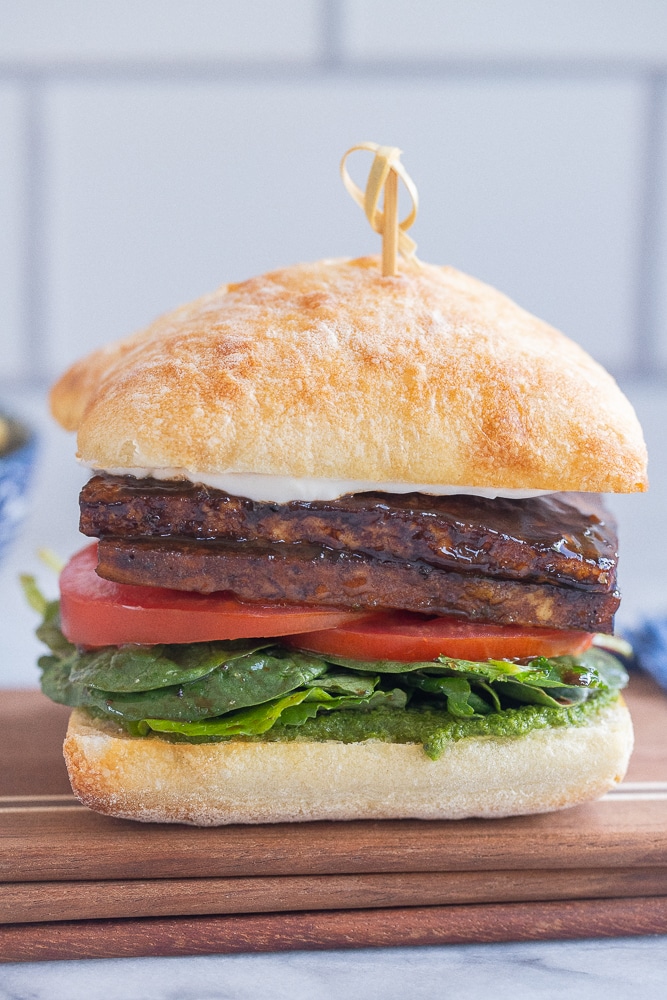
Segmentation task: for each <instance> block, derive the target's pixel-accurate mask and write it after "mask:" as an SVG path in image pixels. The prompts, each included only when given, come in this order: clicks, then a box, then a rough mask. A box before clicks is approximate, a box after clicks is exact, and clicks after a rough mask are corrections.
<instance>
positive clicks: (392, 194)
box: [340, 142, 419, 278]
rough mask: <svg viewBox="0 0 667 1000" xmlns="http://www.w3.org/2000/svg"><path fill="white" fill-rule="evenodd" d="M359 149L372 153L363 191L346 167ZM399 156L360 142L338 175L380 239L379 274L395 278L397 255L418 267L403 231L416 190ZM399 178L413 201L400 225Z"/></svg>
mask: <svg viewBox="0 0 667 1000" xmlns="http://www.w3.org/2000/svg"><path fill="white" fill-rule="evenodd" d="M358 149H364V150H367V151H368V152H369V153H374V154H375V158H374V160H373V165H372V166H371V172H370V174H369V175H368V180H367V182H366V191H365V192H364V191H362V190H361V188H359V187H357V185H356V184H355V183H354V181H353V180H352V178H351V177H350V175H349V173H348V172H347V167H346V166H345V162H346V160H347V158H348V156H349V155H350V153H354V152H355V151H356V150H358ZM400 155H401V151H400V149H398V148H397V147H396V146H378V144H377V143H376V142H362V143H359V144H358V145H357V146H352V148H351V149H348V151H347V153H345V155H344V156H343V159H342V160H341V163H340V173H341V177H342V178H343V184H344V185H345V188H346V190H347V191H348V192H349V194H351V195H352V197H353V198H354V200H355V201H356V203H357V205H359V207H360V208H362V209H363V210H364V214H365V216H366V218H367V219H368V221H369V222H370V224H371V226H372V227H373V229H374V230H375V232H376V233H380V234H381V236H382V275H383V277H385V278H394V277H396V275H397V274H398V268H397V257H398V254H399V253H400V254H401V255H402V256H403V257H405V259H406V260H410V261H413V262H415V263H416V264H417V265H419V261H418V260H417V257H416V254H415V250H416V249H417V244H416V243H415V241H414V240H413V239H411V238H410V237H409V236H408V234H407V232H406V230H407V229H409V228H410V226H411V225H412V223H413V222H414V221H415V218H416V216H417V201H418V198H417V188H416V187H415V185H414V184H413V182H412V180H411V178H410V177H409V176H408V174H407V173H406V171H405V169H404V167H403V165H402V163H401V162H400ZM399 178H400V179H401V180H402V181H403V183H404V184H405V186H406V188H407V191H408V194H409V196H410V198H411V199H412V209H411V210H410V212H408V214H407V215H406V217H405V218H404V219H403V221H402V222H399V219H398V181H399ZM383 191H384V203H383V208H382V211H380V209H379V207H378V203H379V201H380V198H381V197H382V192H383Z"/></svg>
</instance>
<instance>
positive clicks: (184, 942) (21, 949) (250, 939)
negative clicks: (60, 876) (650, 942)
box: [0, 896, 667, 962]
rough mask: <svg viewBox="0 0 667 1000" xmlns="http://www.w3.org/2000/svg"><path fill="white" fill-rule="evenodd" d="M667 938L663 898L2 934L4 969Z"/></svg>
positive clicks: (11, 928)
mask: <svg viewBox="0 0 667 1000" xmlns="http://www.w3.org/2000/svg"><path fill="white" fill-rule="evenodd" d="M666 932H667V897H665V896H659V897H654V898H649V899H647V898H646V897H639V898H633V899H603V900H596V899H592V900H576V901H566V902H549V903H492V904H485V905H468V906H442V907H438V906H432V907H409V908H397V909H376V910H334V911H314V912H313V911H311V912H305V913H269V914H256V913H253V914H245V915H244V914H241V915H236V916H216V917H162V918H160V917H158V918H152V919H147V920H88V921H75V922H71V923H40V924H11V925H5V926H4V927H0V961H5V962H21V961H33V962H35V961H44V960H48V959H72V958H132V957H137V956H146V955H211V954H233V953H236V952H260V951H292V950H309V951H311V950H315V949H324V948H368V947H376V948H378V947H394V946H405V945H412V946H415V945H443V944H471V943H475V944H483V943H487V942H502V941H542V940H570V939H574V938H593V937H598V938H599V937H620V936H629V935H644V934H664V933H666Z"/></svg>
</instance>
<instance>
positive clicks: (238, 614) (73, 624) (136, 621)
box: [60, 543, 364, 646]
mask: <svg viewBox="0 0 667 1000" xmlns="http://www.w3.org/2000/svg"><path fill="white" fill-rule="evenodd" d="M96 566H97V543H94V544H93V545H90V546H88V547H87V548H85V549H83V550H82V551H81V552H78V553H77V554H76V555H75V556H73V557H72V559H70V561H69V562H68V564H67V565H66V566H65V568H64V569H63V571H62V573H61V574H60V595H61V596H60V616H61V627H62V630H63V634H64V635H65V637H66V638H67V639H69V641H70V642H73V643H75V644H76V645H77V646H117V645H122V644H123V643H126V642H137V643H145V644H147V645H154V644H156V643H161V642H165V643H167V642H169V643H171V642H174V643H183V642H212V641H214V640H216V639H246V638H255V637H267V638H270V637H272V636H282V635H288V634H290V633H293V632H308V633H309V634H310V633H311V632H313V631H315V630H316V629H331V628H335V626H337V625H341V624H343V623H344V622H350V621H355V620H356V619H357V618H359V617H364V616H363V614H362V613H360V612H359V611H346V610H343V611H341V610H340V609H338V608H322V607H309V606H308V607H307V606H297V607H295V606H286V605H278V604H274V605H266V604H243V603H241V601H237V600H236V598H234V597H232V596H231V595H230V594H228V593H217V594H195V593H192V592H190V591H183V590H167V589H165V588H163V587H138V586H129V585H126V584H120V583H112V582H111V581H110V580H103V579H102V577H99V576H98V575H97V573H96V572H95V567H96Z"/></svg>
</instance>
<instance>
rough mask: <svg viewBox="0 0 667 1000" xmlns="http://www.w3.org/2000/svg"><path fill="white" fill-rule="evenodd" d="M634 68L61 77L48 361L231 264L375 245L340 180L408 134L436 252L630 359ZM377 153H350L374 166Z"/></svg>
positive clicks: (421, 238) (142, 317)
mask: <svg viewBox="0 0 667 1000" xmlns="http://www.w3.org/2000/svg"><path fill="white" fill-rule="evenodd" d="M638 100H639V95H638V90H637V88H636V86H635V85H633V84H617V85H615V86H610V85H608V84H607V85H601V84H599V83H595V82H592V83H557V82H552V83H547V84H539V85H532V84H524V83H517V82H514V83H508V82H502V83H499V84H497V85H496V86H495V87H494V88H493V89H491V88H489V87H488V86H486V85H484V84H481V83H474V82H473V83H466V82H459V83H443V84H440V85H438V86H435V85H433V84H424V83H415V82H406V83H396V82H387V83H377V82H375V81H372V82H368V81H366V80H364V79H360V80H350V79H348V80H346V81H345V82H343V83H334V84H332V83H320V82H317V81H313V82H311V83H307V84H294V83H274V84H271V85H269V84H249V85H240V84H237V85H227V86H223V85H196V86H177V85H171V86H168V87H167V86H144V87H136V86H117V85H91V86H89V87H86V88H84V87H82V86H79V85H77V86H73V85H61V86H59V87H56V88H54V89H53V90H52V92H51V93H50V94H49V97H48V100H47V105H46V107H47V112H48V122H47V125H48V127H47V137H48V138H47V144H46V149H47V154H48V157H49V164H50V171H49V176H50V187H49V191H48V198H47V203H48V205H49V206H50V211H49V216H48V227H47V237H48V238H47V244H46V245H47V248H48V253H47V261H48V269H49V285H48V294H47V301H48V302H49V303H50V313H49V317H48V335H49V342H50V345H51V364H52V370H53V371H54V372H55V371H56V370H58V369H60V368H62V367H63V366H64V365H66V364H68V363H69V362H70V361H72V360H73V359H74V358H75V357H77V356H78V355H79V354H81V353H82V352H85V351H87V350H89V349H91V348H92V347H95V346H97V345H99V344H101V343H103V342H105V341H107V340H109V339H113V338H116V337H118V336H121V335H124V334H126V333H129V332H130V331H131V330H133V329H134V328H135V327H137V326H140V325H143V324H145V323H146V322H148V321H149V320H150V319H152V318H153V316H154V315H155V314H157V313H159V312H162V311H164V310H165V309H167V308H169V307H171V306H173V305H176V304H178V303H179V302H181V301H184V300H187V299H189V298H192V297H194V296H195V295H197V294H200V293H203V292H204V291H207V290H208V289H210V288H212V287H215V286H216V285H217V284H219V283H221V282H222V281H227V280H240V279H243V278H245V277H248V276H250V275H252V274H256V273H259V272H261V271H264V270H266V269H268V268H272V267H277V266H281V265H283V264H289V263H292V262H295V261H299V260H307V259H312V258H318V257H323V256H333V255H348V254H351V255H355V254H360V253H365V252H367V251H369V250H373V249H375V248H377V247H378V245H379V240H378V238H377V237H376V236H375V235H374V234H373V233H372V231H371V230H370V227H369V226H368V224H367V223H366V221H365V220H364V218H363V215H362V213H361V212H360V211H359V209H357V208H356V207H355V206H354V204H353V202H352V201H351V200H350V199H349V198H348V196H347V195H346V193H345V192H344V189H343V187H342V184H341V183H340V181H339V179H338V161H339V158H340V156H341V154H342V153H343V151H344V150H345V149H346V148H347V147H348V146H350V145H352V144H353V143H355V142H358V141H362V140H366V139H373V140H376V141H381V142H389V143H392V144H396V145H400V146H401V148H403V149H404V150H405V151H406V152H405V155H404V162H405V164H406V166H407V168H408V171H409V172H410V173H411V175H412V177H413V179H414V180H415V182H416V184H417V186H418V188H419V191H420V197H421V209H420V215H419V218H418V220H417V223H416V225H415V227H414V229H413V233H414V235H415V238H416V239H417V241H418V243H419V253H420V255H421V256H422V257H423V259H425V260H430V261H434V262H437V263H453V264H455V265H456V266H458V267H460V268H461V269H462V270H466V271H469V272H471V273H473V274H476V275H478V276H479V277H481V278H483V279H484V280H487V281H489V282H490V283H492V284H495V285H497V286H498V287H500V288H501V289H503V290H504V291H506V292H507V293H508V294H509V295H511V296H512V297H514V298H515V299H516V300H517V301H519V302H520V303H521V304H522V305H524V306H525V307H526V308H528V309H530V310H531V311H533V312H536V313H537V314H539V315H541V316H542V317H544V318H545V319H547V320H549V321H550V322H552V323H554V324H555V325H557V326H559V327H561V328H562V329H564V330H565V332H567V333H569V334H570V335H571V336H572V337H574V338H575V339H577V340H579V341H580V342H581V343H582V344H583V345H584V346H585V347H587V348H588V349H589V350H590V351H591V352H592V353H593V354H594V355H596V356H597V357H598V358H599V359H600V360H602V361H603V362H604V363H606V364H609V365H612V366H619V365H622V363H623V362H624V360H625V359H626V358H627V357H628V355H629V353H630V350H631V347H630V337H631V335H632V315H631V310H632V305H633V278H634V264H635V255H636V247H637V219H636V205H635V198H634V188H633V184H632V178H633V176H634V173H635V172H636V170H637V162H636V159H637V137H636V132H637V127H638ZM369 165H370V158H369V159H368V160H366V161H364V160H363V159H361V158H360V159H359V161H358V162H357V163H353V170H355V172H356V174H357V175H358V176H359V179H360V180H361V175H363V174H364V171H365V170H367V169H368V166H369Z"/></svg>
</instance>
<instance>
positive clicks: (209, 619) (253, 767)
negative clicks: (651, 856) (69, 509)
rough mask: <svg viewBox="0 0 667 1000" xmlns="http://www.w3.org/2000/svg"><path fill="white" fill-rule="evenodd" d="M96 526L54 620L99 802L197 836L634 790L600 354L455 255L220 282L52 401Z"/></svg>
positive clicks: (621, 467)
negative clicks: (73, 438) (79, 466)
mask: <svg viewBox="0 0 667 1000" xmlns="http://www.w3.org/2000/svg"><path fill="white" fill-rule="evenodd" d="M51 406H52V411H53V414H54V415H55V417H56V419H57V420H58V421H59V422H60V424H61V425H62V426H63V427H65V428H67V429H68V430H72V431H76V432H77V435H78V438H77V440H78V457H79V460H80V461H81V462H82V463H83V464H84V465H85V466H86V467H87V468H88V469H90V470H91V478H90V479H89V480H88V482H87V483H86V484H85V486H84V487H83V489H82V491H81V495H80V515H81V521H80V526H81V530H82V532H83V533H84V534H85V535H86V536H89V541H88V543H87V544H86V546H85V547H84V548H83V549H82V551H81V552H79V553H77V554H76V555H75V556H74V557H73V558H72V559H71V560H70V562H69V563H68V564H67V566H66V567H65V568H64V570H63V571H62V573H61V576H60V592H61V593H60V600H59V602H52V603H49V604H45V606H44V622H43V623H42V625H41V626H40V628H39V630H38V634H39V635H40V636H41V638H42V639H43V640H44V641H45V642H46V643H47V645H48V646H49V649H50V651H49V655H48V656H45V657H43V658H42V660H41V661H40V663H41V667H42V686H43V690H44V691H45V693H46V694H47V695H48V696H49V697H51V698H52V699H53V700H55V701H57V702H61V703H64V704H67V705H70V706H72V708H73V712H72V716H71V720H70V725H69V729H68V733H67V736H66V739H65V744H64V753H65V759H66V762H67V767H68V771H69V775H70V779H71V782H72V787H73V789H74V792H75V794H76V795H77V796H78V797H79V798H80V799H81V800H82V801H83V802H84V803H86V804H87V805H89V806H90V807H91V808H93V809H95V810H98V811H100V812H103V813H108V814H110V815H113V816H119V817H126V818H132V819H136V820H143V821H155V822H184V823H191V824H197V825H217V824H226V823H269V822H283V821H302V820H348V819H387V818H403V817H413V818H423V819H457V818H463V817H473V816H475V817H497V816H509V815H518V814H527V813H537V812H546V811H550V810H554V809H559V808H562V807H565V806H570V805H574V804H577V803H580V802H585V801H588V800H591V799H594V798H596V797H599V796H600V795H603V794H604V793H605V792H606V791H608V790H609V789H610V788H611V787H612V786H613V785H614V784H615V783H616V782H618V781H620V780H621V779H622V777H623V775H624V773H625V770H626V767H627V762H628V758H629V755H630V752H631V748H632V725H631V721H630V717H629V713H628V710H627V708H626V706H625V704H624V702H623V698H622V694H621V689H622V688H623V686H624V684H625V683H626V681H627V675H626V673H625V671H624V669H623V666H622V664H621V663H620V661H619V659H618V658H617V657H616V656H615V655H614V654H613V653H612V652H610V651H609V649H608V648H606V645H607V644H606V643H605V640H604V637H605V636H609V635H611V634H612V633H613V620H614V614H615V612H616V610H617V608H618V604H619V600H620V596H619V592H618V589H617V563H618V556H617V538H616V527H615V524H614V521H613V518H612V517H611V515H610V513H609V512H608V510H606V508H605V506H604V503H603V501H602V499H601V496H600V494H605V493H614V492H631V491H641V490H644V489H645V488H646V485H647V480H646V451H645V446H644V442H643V438H642V433H641V429H640V427H639V424H638V422H637V419H636V416H635V414H634V412H633V410H632V407H631V405H630V403H629V402H628V400H627V399H626V398H625V397H624V396H623V394H622V393H621V391H620V389H619V388H618V386H617V385H616V383H615V382H614V380H613V379H612V378H611V376H610V375H609V374H607V373H606V372H605V371H604V370H603V369H602V368H601V367H600V366H599V365H598V364H597V363H596V362H594V361H593V360H592V359H591V358H590V357H589V356H588V355H587V354H586V353H585V352H584V351H583V350H582V349H581V348H579V347H578V346H577V345H576V344H574V343H573V342H572V341H570V340H568V339H567V338H566V337H565V336H563V335H562V334H560V333H559V332H557V331H556V330H554V329H553V328H551V327H550V326H548V325H547V324H546V323H544V322H542V321H540V320H538V319H536V318H535V317H533V316H531V315H529V314H528V313H527V312H525V311H524V310H522V309H521V308H519V307H518V306H517V305H515V304H514V303H513V302H511V301H510V300H509V299H508V298H506V297H505V296H504V295H502V294H501V293H500V292H498V291H495V290H494V289H492V288H490V287H488V286H487V285H484V284H482V283H481V282H479V281H477V280H476V279H474V278H471V277H468V276H466V275H464V274H462V273H460V272H458V271H457V270H455V269H453V268H450V267H436V266H433V265H428V264H423V263H421V262H417V261H416V260H406V261H403V262H402V264H401V267H400V268H399V269H398V272H397V273H396V275H394V276H389V277H385V276H383V274H382V271H381V268H380V263H379V259H378V258H376V257H365V258H361V259H338V260H324V261H320V262H317V263H309V264H301V265H298V266H293V267H288V268H285V269H283V270H279V271H276V272H273V273H270V274H266V275H262V276H259V277H255V278H252V279H250V280H248V281H245V282H242V283H240V284H236V285H227V286H223V287H222V288H221V289H219V290H218V291H216V292H214V293H212V294H210V295H206V296H204V297H203V298H201V299H199V300H198V301H196V302H193V303H191V304H189V305H186V306H184V307H182V308H180V309H178V310H176V311H175V312H172V313H170V314H168V315H167V316H164V317H162V318H161V319H158V320H157V321H156V322H154V323H153V324H152V325H151V326H149V327H148V328H147V329H146V330H144V331H142V332H140V333H138V334H135V335H134V336H132V337H129V338H127V339H125V340H122V341H120V342H118V343H116V344H114V345H111V346H109V347H106V348H103V349H101V350H98V351H96V352H94V353H93V354H91V355H90V356H89V357H87V358H85V359H84V360H82V361H79V362H78V363H76V364H75V365H74V366H73V367H72V368H71V369H70V370H69V371H68V372H66V373H65V375H63V377H62V378H61V379H60V380H59V381H58V383H57V384H56V385H55V387H54V388H53V390H52V393H51Z"/></svg>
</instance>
